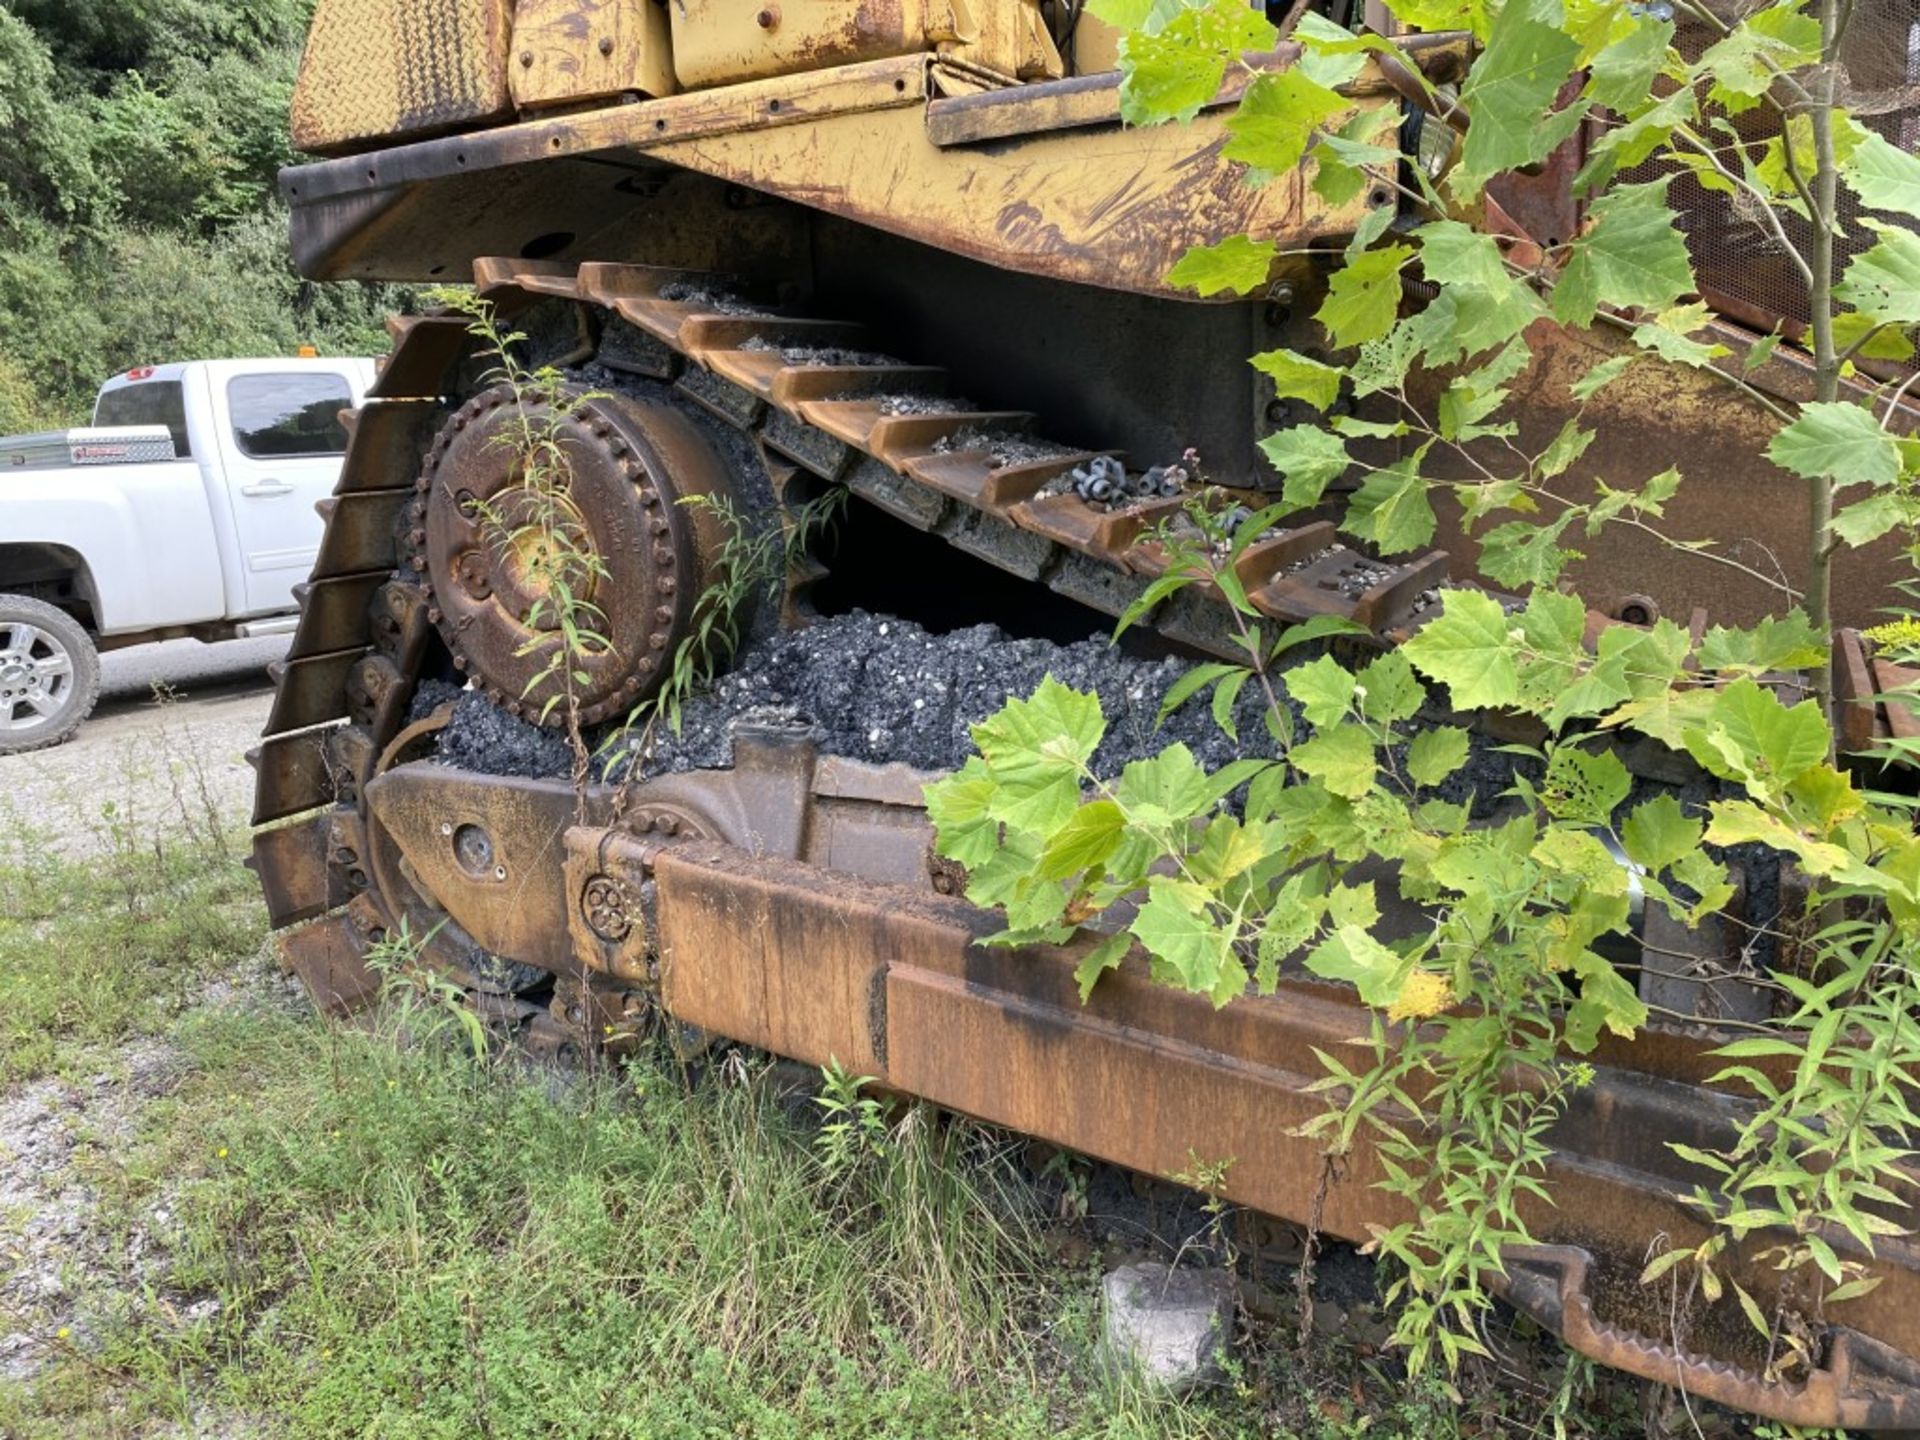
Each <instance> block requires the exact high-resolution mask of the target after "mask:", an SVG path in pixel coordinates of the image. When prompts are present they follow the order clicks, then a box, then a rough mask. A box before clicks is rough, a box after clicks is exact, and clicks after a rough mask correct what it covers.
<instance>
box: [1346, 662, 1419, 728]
mask: <svg viewBox="0 0 1920 1440" xmlns="http://www.w3.org/2000/svg"><path fill="white" fill-rule="evenodd" d="M1355 678H1356V679H1357V680H1358V681H1359V683H1358V684H1357V685H1355V686H1354V694H1356V695H1358V696H1359V697H1360V712H1361V713H1362V714H1363V715H1365V716H1366V717H1367V718H1368V719H1369V720H1371V721H1373V722H1374V723H1375V724H1376V725H1397V724H1399V723H1400V722H1401V721H1402V720H1411V719H1412V718H1413V717H1414V716H1415V715H1418V714H1419V713H1420V707H1421V706H1422V705H1424V704H1426V702H1427V687H1426V686H1424V685H1422V684H1421V683H1420V682H1419V681H1418V680H1416V679H1414V678H1413V666H1412V665H1410V664H1408V663H1407V657H1406V656H1404V655H1402V654H1401V653H1400V652H1399V651H1397V650H1389V651H1388V652H1387V653H1386V654H1385V655H1382V656H1380V658H1379V659H1377V660H1374V661H1373V662H1372V663H1370V664H1369V665H1368V666H1367V668H1366V669H1364V670H1362V671H1361V672H1360V673H1359V675H1358V676H1356V677H1355Z"/></svg>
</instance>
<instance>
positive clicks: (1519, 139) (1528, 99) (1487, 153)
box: [1452, 3, 1587, 195]
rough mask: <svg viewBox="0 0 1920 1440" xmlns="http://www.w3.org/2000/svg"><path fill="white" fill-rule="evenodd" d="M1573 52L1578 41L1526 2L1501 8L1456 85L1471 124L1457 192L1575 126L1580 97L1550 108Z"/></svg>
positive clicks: (1531, 157)
mask: <svg viewBox="0 0 1920 1440" xmlns="http://www.w3.org/2000/svg"><path fill="white" fill-rule="evenodd" d="M1579 55H1580V46H1579V43H1578V42H1577V41H1576V40H1574V39H1573V37H1572V36H1570V35H1568V34H1566V33H1565V32H1564V31H1562V30H1561V29H1559V28H1558V27H1557V26H1555V25H1550V24H1544V23H1542V22H1541V21H1540V20H1538V19H1536V18H1534V10H1533V7H1532V6H1531V5H1528V4H1524V3H1520V4H1507V5H1503V6H1502V7H1501V8H1500V13H1499V14H1498V15H1496V16H1495V17H1494V21H1493V27H1492V30H1491V31H1490V33H1489V34H1488V36H1487V47H1486V49H1484V50H1483V51H1481V52H1480V55H1479V58H1477V59H1476V60H1475V61H1474V62H1473V68H1472V69H1471V70H1470V71H1468V72H1467V78H1466V81H1465V83H1464V84H1463V85H1462V86H1461V87H1460V103H1461V104H1462V105H1463V106H1464V107H1465V109H1466V111H1467V113H1468V114H1469V115H1471V116H1473V126H1472V128H1471V129H1469V130H1468V131H1467V138H1466V143H1465V144H1464V145H1463V146H1462V147H1461V152H1460V164H1459V165H1458V167H1457V168H1456V169H1455V171H1454V176H1453V182H1452V183H1453V185H1454V187H1455V190H1456V193H1460V194H1463V195H1464V194H1471V193H1473V192H1474V191H1476V190H1477V189H1478V188H1479V186H1480V185H1481V184H1482V183H1483V182H1485V181H1486V180H1488V179H1490V178H1491V177H1493V176H1495V175H1498V174H1499V173H1500V172H1501V171H1503V170H1513V169H1516V168H1518V167H1519V166H1522V165H1530V164H1532V163H1533V162H1534V161H1536V160H1541V159H1544V158H1546V156H1547V154H1548V152H1550V151H1551V150H1553V149H1554V147H1555V146H1557V145H1559V144H1560V142H1561V141H1563V140H1565V139H1566V138H1567V137H1568V136H1569V135H1571V134H1572V133H1573V132H1574V129H1575V127H1577V126H1578V125H1579V123H1580V120H1581V118H1582V117H1583V116H1584V115H1585V114H1586V109H1587V106H1586V102H1584V101H1580V102H1576V103H1575V104H1573V105H1569V106H1568V107H1567V108H1566V109H1564V110H1562V111H1560V112H1559V113H1557V114H1555V113H1551V112H1552V106H1553V101H1554V97H1555V96H1556V95H1558V94H1559V92H1560V87H1561V86H1563V85H1565V84H1566V82H1567V78H1568V77H1569V76H1570V75H1572V74H1573V72H1574V65H1575V62H1576V61H1577V60H1578V59H1579Z"/></svg>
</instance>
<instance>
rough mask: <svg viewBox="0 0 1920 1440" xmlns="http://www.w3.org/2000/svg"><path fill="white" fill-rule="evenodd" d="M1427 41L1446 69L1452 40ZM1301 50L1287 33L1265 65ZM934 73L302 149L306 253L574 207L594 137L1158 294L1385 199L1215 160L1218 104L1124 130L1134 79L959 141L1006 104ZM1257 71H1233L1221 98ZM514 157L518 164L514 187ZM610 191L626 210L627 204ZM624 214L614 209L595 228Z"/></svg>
mask: <svg viewBox="0 0 1920 1440" xmlns="http://www.w3.org/2000/svg"><path fill="white" fill-rule="evenodd" d="M1414 53H1415V54H1417V56H1418V57H1419V59H1420V60H1421V61H1422V63H1427V64H1432V65H1436V66H1442V68H1445V64H1446V62H1447V57H1449V56H1450V55H1451V54H1452V52H1451V51H1448V50H1444V49H1438V48H1429V49H1423V50H1420V51H1417V52H1414ZM1291 58H1292V52H1291V51H1276V52H1274V53H1273V54H1271V55H1269V56H1265V57H1258V63H1260V64H1262V65H1270V66H1278V65H1283V64H1285V63H1286V62H1287V61H1288V60H1290V59H1291ZM934 74H935V70H934V62H931V61H929V60H928V59H927V58H926V57H925V56H919V55H913V56H908V57H905V58H902V59H885V60H873V61H868V62H865V63H863V64H854V65H846V66H842V67H838V68H835V69H831V70H819V71H810V72H803V73H800V74H795V75H787V76H781V77H778V78H775V79H768V80H757V81H749V82H746V83H742V84H738V85H731V86H727V87H724V88H722V89H718V90H711V91H699V92H694V93H688V94H680V95H673V96H667V97H665V98H662V99H657V100H650V101H645V102H642V103H639V104H634V105H627V106H621V107H617V108H613V109H602V110H591V111H587V112H584V113H580V114H567V115H558V116H553V117H548V118H538V119H533V120H528V121H523V122H521V123H519V124H516V125H508V126H502V127H499V128H496V129H493V130H489V131H485V132H482V133H479V134H474V135H463V136H460V137H457V138H454V139H449V140H435V141H427V142H417V143H413V144H403V145H396V146H394V147H393V148H391V149H387V150H384V151H382V152H381V153H380V154H379V155H378V156H368V157H353V158H349V159H342V160H335V161H328V162H322V163H320V164H316V165H309V166H303V167H299V168H296V169H293V170H289V171H288V172H287V173H286V175H285V176H284V177H283V189H284V191H285V193H286V195H287V198H288V200H289V203H290V204H291V205H292V206H293V208H294V211H295V220H294V243H295V250H296V254H297V256H298V258H299V259H300V262H301V264H302V267H303V268H304V269H305V270H306V271H307V272H308V273H309V274H313V275H315V276H318V277H320V278H331V277H345V276H372V275H375V274H378V275H382V276H385V277H386V278H428V272H429V271H430V270H431V269H433V268H434V267H435V266H440V267H442V268H443V273H444V267H446V266H447V265H448V264H449V263H455V264H466V263H470V262H471V261H472V260H473V259H475V258H477V255H478V254H479V253H482V252H477V251H468V252H467V253H465V254H458V253H454V252H449V251H448V250H447V249H446V247H447V246H448V245H449V244H458V243H459V234H458V232H457V231H456V232H454V233H451V234H449V233H442V234H440V236H439V237H438V240H437V242H430V241H428V240H427V238H426V236H425V235H421V236H420V241H419V243H418V244H417V245H416V243H415V241H413V240H412V239H406V238H403V237H405V236H409V235H413V234H416V233H418V232H417V231H415V230H414V229H413V225H414V221H415V217H416V216H417V215H418V214H419V213H420V211H421V210H424V211H426V212H428V213H431V214H434V215H437V216H441V217H444V216H445V215H446V214H448V213H449V212H450V211H451V212H452V213H460V212H462V211H463V210H464V209H466V208H467V207H468V206H469V205H472V206H473V208H475V209H479V208H482V205H483V201H482V199H481V197H484V196H487V195H492V196H493V197H494V199H495V203H496V205H497V204H500V203H513V204H518V203H520V202H519V201H518V200H517V199H515V198H514V195H515V192H517V191H520V190H522V189H524V190H526V191H528V192H529V194H530V197H531V196H539V197H542V198H543V199H544V198H545V197H551V198H552V200H553V202H554V203H555V204H557V205H562V206H564V205H565V204H566V203H567V200H566V192H567V191H568V190H569V189H570V188H577V187H576V183H575V177H572V176H570V175H569V174H568V173H563V172H566V171H567V170H568V166H567V165H566V164H564V163H555V162H565V161H568V160H572V159H579V158H582V157H590V156H591V157H598V158H601V159H607V158H618V157H621V156H631V157H633V158H634V159H635V160H645V161H648V162H652V163H656V164H665V165H669V166H674V167H679V168H681V169H684V170H686V171H690V172H694V173H697V174H702V175H707V176H711V177H714V178H717V179H720V180H723V181H728V182H733V183H738V184H741V185H745V186H748V187H751V188H752V189H754V190H756V191H760V192H764V193H766V194H770V195H775V196H782V197H786V198H789V199H792V200H796V201H798V202H800V203H803V204H805V205H807V206H809V207H811V208H813V209H816V210H819V211H823V212H825V213H828V214H833V215H839V216H842V217H844V218H846V219H849V220H854V221H858V222H860V223H862V224H867V225H872V226H874V227H876V228H878V229H882V230H886V231H890V232H892V233H894V234H897V235H902V236H906V237H908V238H910V239H916V240H922V241H925V242H927V243H931V244H937V245H940V246H941V247H942V248H944V249H948V250H951V251H954V252H956V253H958V254H963V255H968V256H970V257H972V258H975V259H979V260H983V261H986V262H987V263H990V264H993V265H998V266H1002V267H1005V268H1012V269H1020V270H1025V271H1028V272H1030V273H1033V274H1038V275H1046V276H1050V277H1052V278H1056V279H1062V280H1073V281H1078V282H1080V283H1083V284H1089V285H1096V286H1102V287H1106V288H1111V289H1121V290H1131V291H1136V292H1138V293H1142V294H1154V295H1175V294H1179V293H1180V292H1178V291H1176V290H1174V289H1172V288H1171V287H1169V286H1168V285H1167V284H1166V278H1165V277H1166V272H1167V271H1168V270H1169V269H1170V268H1172V266H1173V264H1174V262H1175V261H1176V260H1178V259H1179V258H1180V256H1181V255H1182V254H1184V253H1185V252H1186V250H1187V249H1188V248H1189V247H1190V246H1193V245H1199V244H1212V243H1215V242H1217V241H1219V240H1222V239H1225V238H1226V237H1227V236H1229V235H1238V234H1252V235H1255V236H1257V237H1259V238H1262V239H1271V240H1273V241H1274V242H1276V244H1278V245H1279V247H1280V248H1281V249H1282V250H1286V249H1297V248H1299V247H1302V246H1304V245H1307V244H1309V243H1311V242H1312V241H1314V240H1316V239H1319V238H1321V237H1324V236H1329V235H1336V234H1342V233H1347V232H1350V231H1351V230H1352V229H1353V228H1354V227H1355V225H1357V224H1358V223H1359V221H1360V220H1361V219H1362V218H1363V216H1364V215H1365V214H1366V211H1367V208H1368V206H1369V204H1370V203H1379V196H1378V194H1377V193H1376V192H1373V191H1363V192H1362V193H1360V194H1359V195H1356V196H1354V197H1353V198H1352V199H1350V200H1346V201H1343V202H1341V203H1340V204H1337V205H1336V204H1332V203H1330V202H1328V201H1325V200H1323V199H1322V198H1321V197H1319V196H1318V195H1316V194H1315V193H1314V192H1313V190H1312V189H1311V188H1310V187H1309V186H1308V184H1307V183H1306V177H1305V176H1304V174H1301V175H1296V176H1294V177H1292V178H1289V179H1284V180H1282V181H1279V182H1277V183H1275V184H1272V185H1268V186H1264V187H1254V186H1249V185H1247V184H1246V183H1245V180H1244V177H1243V176H1242V174H1241V173H1240V169H1239V167H1238V166H1236V165H1234V164H1231V163H1229V162H1226V161H1224V160H1222V159H1221V158H1220V155H1219V151H1220V149H1221V147H1222V145H1223V144H1224V143H1225V140H1226V138H1227V135H1226V131H1225V129H1224V113H1223V111H1222V110H1221V109H1220V108H1219V107H1217V106H1216V107H1214V108H1212V109H1209V110H1208V111H1206V112H1204V113H1202V114H1201V115H1200V116H1199V117H1198V118H1197V119H1196V120H1195V122H1194V123H1193V124H1191V125H1187V126H1162V127H1155V128H1151V129H1141V130H1130V129H1123V128H1122V127H1121V125H1120V117H1119V97H1118V92H1117V90H1115V89H1112V88H1107V87H1102V86H1098V85H1089V84H1087V82H1084V81H1078V80H1066V81H1059V82H1051V84H1049V83H1047V82H1043V83H1040V84H1036V85H1030V86H1023V87H1020V89H1019V90H1018V91H1013V92H1008V93H1009V94H1013V95H1017V96H1018V97H1019V99H1018V101H1017V102H1007V103H1009V104H1017V105H1020V106H1037V107H1038V114H1037V116H1036V115H1034V114H1027V115H1025V116H1022V115H1021V114H1019V113H1018V112H1017V111H1016V110H1013V109H1010V110H1008V111H1006V112H1003V113H999V123H1002V124H1013V125H1016V126H1025V125H1030V124H1035V125H1039V124H1042V122H1043V121H1044V118H1045V117H1046V116H1047V115H1048V114H1049V113H1053V112H1054V111H1055V110H1058V111H1059V112H1061V113H1062V114H1063V116H1064V118H1065V120H1066V124H1065V127H1064V128H1044V126H1042V128H1035V129H1033V130H1031V131H1030V132H1029V133H1026V134H1023V135H1019V136H1017V137H1015V138H1013V139H1011V140H1009V141H1007V143H1006V144H1004V145H1001V144H987V145H972V144H966V143H960V142H961V141H963V140H965V139H966V137H967V134H968V131H969V130H970V129H971V128H974V127H984V128H983V138H989V136H990V132H991V130H992V128H993V126H994V123H995V121H994V119H993V118H992V117H994V116H995V115H996V112H994V111H993V110H992V109H991V108H990V107H989V108H988V109H987V110H984V111H978V112H974V111H964V110H963V111H959V112H954V111H946V112H940V114H939V115H938V116H933V117H930V112H929V107H928V103H927V102H928V100H929V99H930V98H931V96H932V88H931V87H932V85H933V83H934V82H933V76H934ZM1244 83H1245V81H1244V77H1236V78H1235V80H1233V81H1232V82H1230V86H1229V91H1228V92H1227V94H1226V98H1228V99H1230V98H1231V91H1232V90H1234V89H1237V88H1238V87H1240V86H1242V85H1244ZM1053 85H1057V86H1060V87H1062V88H1060V89H1059V90H1057V91H1056V90H1054V89H1052V86H1053ZM1349 89H1350V90H1351V91H1352V92H1353V96H1354V100H1355V103H1356V104H1357V105H1359V106H1360V107H1362V108H1377V107H1381V106H1386V105H1390V104H1395V103H1397V97H1396V95H1395V92H1394V91H1393V89H1392V87H1391V86H1389V85H1388V84H1387V82H1386V81H1385V79H1384V78H1383V77H1380V76H1379V75H1377V74H1371V73H1370V75H1368V76H1363V77H1362V78H1361V79H1359V80H1357V81H1356V82H1355V83H1354V84H1353V85H1352V86H1350V87H1349ZM955 103H960V102H955ZM1085 107H1093V108H1097V109H1098V111H1099V112H1100V113H1099V118H1097V119H1096V118H1093V117H1092V114H1091V111H1090V110H1089V109H1087V108H1085ZM930 126H931V127H932V134H931V135H930V133H929V127H930ZM941 136H944V138H945V139H946V141H947V143H946V144H944V145H943V144H940V143H936V138H937V137H941ZM501 172H508V173H509V174H510V175H511V184H510V185H509V186H507V187H505V188H504V189H503V187H502V185H501V183H500V182H501V178H502V176H501ZM469 196H471V197H474V198H473V199H469V198H468V197H469ZM526 203H527V204H528V205H529V206H532V205H534V204H535V203H537V202H536V201H534V200H533V199H531V198H529V199H528V201H527V202H526ZM609 203H611V204H612V205H613V206H614V207H615V209H616V210H617V208H618V206H619V203H620V202H619V201H618V199H617V197H616V199H615V200H613V201H611V202H609ZM556 213H564V212H556ZM609 218H611V214H610V213H607V212H605V211H603V214H602V217H601V219H600V222H599V224H597V225H594V226H592V227H590V228H589V227H586V226H584V225H583V227H582V231H581V233H591V231H593V230H599V229H602V228H604V226H605V225H606V223H607V220H608V219H609ZM589 258H591V257H589ZM1187 298H1191V296H1190V295H1189V296H1188V297H1187Z"/></svg>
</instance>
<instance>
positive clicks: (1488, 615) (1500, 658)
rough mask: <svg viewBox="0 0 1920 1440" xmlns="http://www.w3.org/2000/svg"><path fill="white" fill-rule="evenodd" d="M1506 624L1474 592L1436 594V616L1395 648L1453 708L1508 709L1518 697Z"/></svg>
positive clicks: (1495, 607)
mask: <svg viewBox="0 0 1920 1440" xmlns="http://www.w3.org/2000/svg"><path fill="white" fill-rule="evenodd" d="M1514 628H1515V627H1514V624H1513V621H1512V619H1511V618H1510V617H1509V616H1508V614H1507V612H1506V611H1505V610H1504V609H1502V608H1501V606H1500V602H1499V601H1498V600H1495V599H1494V598H1493V597H1492V596H1491V595H1488V594H1485V593H1484V592H1482V591H1478V590H1447V591H1444V592H1442V595H1441V602H1440V613H1439V614H1438V615H1437V616H1435V617H1434V618H1433V619H1432V620H1430V621H1428V622H1427V623H1426V624H1425V625H1423V626H1422V627H1421V628H1420V630H1419V631H1418V632H1417V633H1415V634H1414V636H1413V637H1412V638H1411V639H1409V640H1408V641H1407V642H1406V644H1405V645H1404V646H1402V647H1401V649H1402V653H1403V654H1405V655H1406V657H1407V659H1409V660H1411V661H1412V662H1413V665H1414V668H1415V669H1417V670H1419V671H1421V672H1422V673H1423V674H1425V675H1426V676H1428V677H1429V678H1430V679H1434V680H1438V681H1439V682H1440V683H1441V684H1442V685H1445V686H1446V687H1447V690H1448V691H1449V693H1450V694H1451V695H1452V698H1453V703H1454V705H1455V707H1456V708H1458V709H1462V710H1473V709H1478V708H1480V707H1482V706H1500V705H1511V704H1513V703H1514V702H1515V701H1516V700H1518V699H1519V697H1520V682H1519V672H1518V670H1517V668H1516V666H1515V663H1514V642H1513V640H1512V639H1511V638H1510V636H1509V634H1508V632H1509V631H1510V630H1512V629H1514Z"/></svg>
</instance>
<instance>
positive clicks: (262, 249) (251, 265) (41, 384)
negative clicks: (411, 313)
mask: <svg viewBox="0 0 1920 1440" xmlns="http://www.w3.org/2000/svg"><path fill="white" fill-rule="evenodd" d="M311 11H312V0H0V433H4V432H8V431H15V430H22V429H34V428H40V427H43V426H52V425H61V424H71V423H75V422H78V421H83V420H84V419H85V418H86V416H87V413H88V410H89V407H90V405H91V401H92V395H93V391H94V389H95V388H96V387H97V386H98V384H99V382H100V381H101V380H102V379H103V378H105V377H106V376H108V375H110V374H114V373H116V372H118V371H120V370H123V369H126V368H127V367H128V366H131V365H138V364H150V363H157V362H161V361H166V360H179V359H194V358H200V357H205V356H213V355H242V354H246V355H251V354H269V355H272V354H285V353H289V352H291V351H292V350H294V349H295V348H296V347H297V346H299V345H301V344H303V343H306V344H313V345H317V346H319V347H321V349H322V350H323V351H327V352H354V353H361V354H371V353H375V352H377V351H379V350H382V349H384V348H385V341H384V337H383V335H382V333H381V330H380V319H381V317H382V316H383V315H384V314H385V313H386V312H387V311H388V310H391V309H393V308H395V307H396V306H397V305H398V304H400V303H403V302H404V300H405V298H406V297H405V296H403V295H397V294H395V293H393V292H392V291H385V292H382V291H376V290H370V289H364V288H360V287H354V286H316V285H310V284H306V283H304V282H302V281H301V280H300V279H299V278H298V277H297V276H295V275H294V273H293V271H292V268H291V266H290V264H289V262H288V259H287V253H286V250H287V246H286V228H287V227H286V211H285V207H284V206H283V205H282V204H281V203H280V201H279V199H278V197H277V196H276V194H275V191H274V175H275V171H276V170H277V169H278V168H279V167H280V166H281V165H283V164H286V163H287V162H288V161H289V160H291V159H292V158H293V156H292V152H291V151H290V150H289V148H288V144H287V103H288V98H289V96H290V95H291V93H292V88H293V80H294V75H295V73H296V71H297V69H298V66H299V60H300V47H301V43H302V41H303V39H304V36H305V31H306V25H307V19H308V16H309V15H310V13H311Z"/></svg>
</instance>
